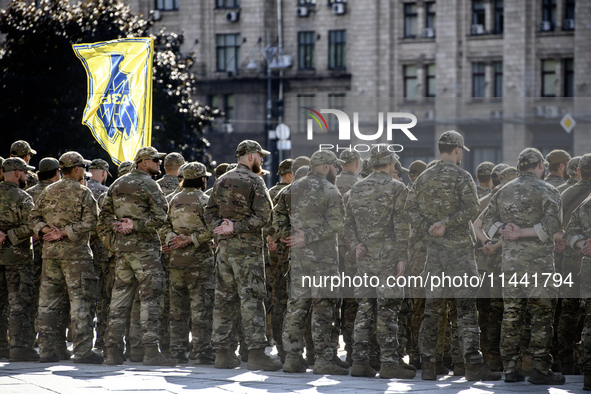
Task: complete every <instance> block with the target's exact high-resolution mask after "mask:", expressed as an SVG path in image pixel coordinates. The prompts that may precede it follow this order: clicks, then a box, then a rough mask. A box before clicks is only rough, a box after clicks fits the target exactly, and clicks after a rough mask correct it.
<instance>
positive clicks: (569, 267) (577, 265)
mask: <svg viewBox="0 0 591 394" xmlns="http://www.w3.org/2000/svg"><path fill="white" fill-rule="evenodd" d="M575 159H578V160H576V161H577V170H578V172H577V175H579V178H580V180H579V181H577V183H575V184H574V186H572V187H569V188H568V189H566V190H565V191H563V192H562V194H561V195H560V198H561V200H562V216H563V221H562V222H563V227H564V228H565V229H566V228H567V227H568V224H569V221H570V218H571V216H572V212H573V211H574V210H575V208H576V207H578V206H579V205H580V204H581V203H582V202H583V201H584V200H585V199H586V198H587V197H588V196H589V194H590V193H591V154H586V155H584V156H582V157H580V156H578V157H576V158H573V159H571V162H572V161H574V160H575ZM569 167H570V162H569ZM570 179H573V176H572V175H571V178H570ZM570 179H569V180H570ZM565 240H566V239H565ZM582 258H583V254H582V253H581V252H580V251H579V250H578V249H576V248H575V249H573V248H569V247H567V248H566V249H565V251H564V258H563V262H562V276H563V277H564V278H566V277H567V276H568V275H571V277H572V278H576V276H577V275H578V274H579V272H580V271H581V260H582ZM579 296H580V287H579V286H573V288H572V289H568V292H566V291H564V292H562V294H561V298H562V299H561V301H562V305H561V311H560V319H559V322H558V329H557V331H558V349H559V351H558V357H559V361H560V364H561V367H562V373H563V374H564V375H574V374H575V351H574V350H575V343H576V342H577V337H578V334H579V329H578V328H579V318H580V313H581V300H580V298H579Z"/></svg>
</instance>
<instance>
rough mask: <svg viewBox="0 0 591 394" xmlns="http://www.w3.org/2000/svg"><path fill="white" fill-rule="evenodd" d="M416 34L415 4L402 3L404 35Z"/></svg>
mask: <svg viewBox="0 0 591 394" xmlns="http://www.w3.org/2000/svg"><path fill="white" fill-rule="evenodd" d="M416 36H417V5H416V3H406V4H404V37H407V38H414V37H416Z"/></svg>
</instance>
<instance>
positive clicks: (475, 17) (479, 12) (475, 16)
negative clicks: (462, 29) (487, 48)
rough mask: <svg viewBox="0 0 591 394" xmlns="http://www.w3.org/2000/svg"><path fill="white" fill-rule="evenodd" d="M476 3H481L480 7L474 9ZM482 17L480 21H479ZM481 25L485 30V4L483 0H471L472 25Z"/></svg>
mask: <svg viewBox="0 0 591 394" xmlns="http://www.w3.org/2000/svg"><path fill="white" fill-rule="evenodd" d="M476 4H482V9H476ZM480 18H482V22H480V21H479V20H480ZM473 25H482V26H483V27H484V29H485V30H486V6H485V5H484V0H472V26H473Z"/></svg>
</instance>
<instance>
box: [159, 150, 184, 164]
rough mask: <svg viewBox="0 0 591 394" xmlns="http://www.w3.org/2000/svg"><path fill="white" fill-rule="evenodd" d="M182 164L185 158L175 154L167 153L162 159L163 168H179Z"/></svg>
mask: <svg viewBox="0 0 591 394" xmlns="http://www.w3.org/2000/svg"><path fill="white" fill-rule="evenodd" d="M183 164H185V158H184V157H183V155H181V154H180V153H177V152H172V153H169V154H167V155H166V157H165V158H164V167H177V166H178V167H180V166H182V165H183Z"/></svg>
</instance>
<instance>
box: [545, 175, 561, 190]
mask: <svg viewBox="0 0 591 394" xmlns="http://www.w3.org/2000/svg"><path fill="white" fill-rule="evenodd" d="M544 180H545V181H546V182H548V183H549V184H551V185H552V186H554V187H558V186H560V185H563V184H564V183H566V181H565V180H564V179H563V178H562V177H559V176H558V175H548V176H547V177H546V179H544Z"/></svg>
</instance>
